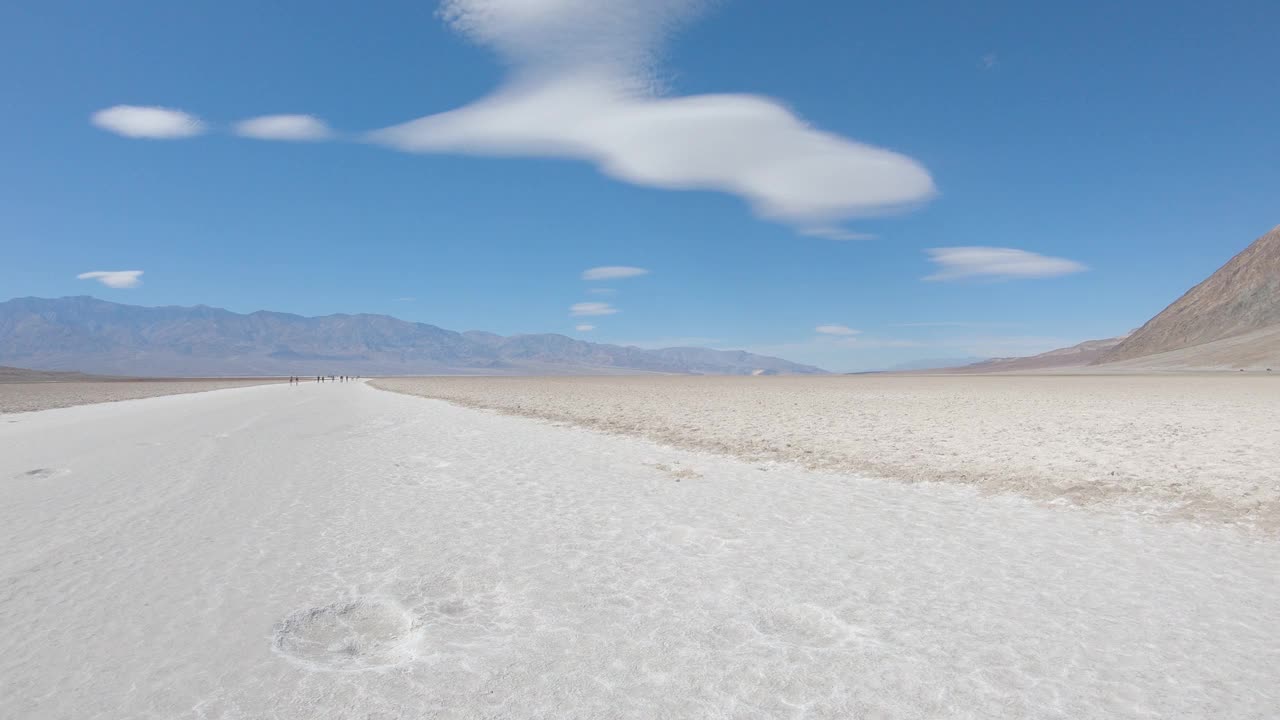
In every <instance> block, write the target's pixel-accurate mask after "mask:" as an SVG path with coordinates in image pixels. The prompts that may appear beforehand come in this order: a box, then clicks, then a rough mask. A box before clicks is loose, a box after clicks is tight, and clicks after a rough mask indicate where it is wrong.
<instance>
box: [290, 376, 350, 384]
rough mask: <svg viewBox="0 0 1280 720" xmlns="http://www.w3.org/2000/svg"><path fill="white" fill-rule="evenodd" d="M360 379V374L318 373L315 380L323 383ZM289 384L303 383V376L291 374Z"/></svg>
mask: <svg viewBox="0 0 1280 720" xmlns="http://www.w3.org/2000/svg"><path fill="white" fill-rule="evenodd" d="M359 379H360V376H359V375H317V376H316V379H315V381H316V382H318V383H322V382H352V381H355V380H359ZM289 384H290V385H301V384H302V378H301V377H300V376H297V375H290V376H289Z"/></svg>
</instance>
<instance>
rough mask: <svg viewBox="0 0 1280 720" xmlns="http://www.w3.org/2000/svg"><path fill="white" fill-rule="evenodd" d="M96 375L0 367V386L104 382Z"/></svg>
mask: <svg viewBox="0 0 1280 720" xmlns="http://www.w3.org/2000/svg"><path fill="white" fill-rule="evenodd" d="M106 379H109V378H102V377H98V376H96V375H85V374H84V373H78V372H58V371H56V370H31V369H29V368H16V367H4V366H3V365H0V384H5V383H37V382H39V383H43V382H79V381H85V380H106Z"/></svg>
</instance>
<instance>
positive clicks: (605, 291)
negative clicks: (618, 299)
mask: <svg viewBox="0 0 1280 720" xmlns="http://www.w3.org/2000/svg"><path fill="white" fill-rule="evenodd" d="M617 292H618V291H617V290H614V289H613V288H587V294H589V295H614V294H616V293H617Z"/></svg>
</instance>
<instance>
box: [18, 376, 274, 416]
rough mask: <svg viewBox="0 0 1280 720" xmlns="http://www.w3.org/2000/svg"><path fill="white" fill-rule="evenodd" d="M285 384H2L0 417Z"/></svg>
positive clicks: (115, 382) (162, 382)
mask: <svg viewBox="0 0 1280 720" xmlns="http://www.w3.org/2000/svg"><path fill="white" fill-rule="evenodd" d="M278 382H283V381H281V380H276V379H266V380H264V379H251V380H109V381H102V382H34V383H3V384H0V414H4V413H20V412H32V411H35V410H51V409H53V408H64V407H72V406H75V405H92V404H94V403H103V402H117V401H120V400H138V399H141V398H149V397H160V396H161V395H182V394H185V393H197V392H207V391H209V390H225V389H227V388H237V387H249V386H250V385H266V384H269V383H278Z"/></svg>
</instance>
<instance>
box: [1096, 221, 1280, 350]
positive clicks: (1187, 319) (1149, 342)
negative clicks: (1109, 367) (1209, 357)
mask: <svg viewBox="0 0 1280 720" xmlns="http://www.w3.org/2000/svg"><path fill="white" fill-rule="evenodd" d="M1273 326H1280V227H1277V228H1275V229H1274V230H1272V231H1271V232H1269V233H1267V234H1266V235H1263V236H1262V237H1260V238H1258V239H1257V240H1256V241H1255V242H1254V243H1253V244H1252V245H1250V246H1249V247H1247V248H1245V249H1244V251H1243V252H1241V253H1240V254H1239V255H1236V256H1235V257H1234V258H1232V259H1231V260H1230V261H1229V262H1228V263H1227V264H1226V265H1224V266H1222V268H1221V269H1219V270H1218V271H1217V272H1215V273H1214V274H1213V275H1210V276H1209V278H1208V279H1207V280H1205V281H1204V282H1202V283H1200V284H1199V285H1197V286H1195V287H1194V288H1192V289H1191V290H1189V291H1187V293H1186V294H1185V295H1183V296H1182V297H1181V298H1179V299H1178V300H1177V301H1176V302H1174V303H1173V304H1172V305H1170V306H1169V307H1167V308H1165V310H1164V311H1163V312H1161V313H1160V314H1159V315H1156V316H1155V317H1154V318H1152V319H1151V320H1150V321H1149V322H1147V324H1146V325H1143V326H1142V327H1141V328H1139V329H1138V330H1137V331H1135V332H1134V333H1133V334H1132V335H1130V336H1129V338H1128V339H1127V340H1125V341H1124V342H1122V343H1120V344H1119V345H1118V346H1116V347H1115V348H1114V349H1113V350H1111V351H1110V352H1108V353H1106V354H1105V355H1104V356H1103V357H1102V358H1100V359H1099V362H1100V363H1112V362H1117V361H1122V360H1132V359H1134V358H1140V357H1146V356H1150V355H1156V354H1158V353H1168V352H1171V351H1176V350H1182V349H1184V348H1190V347H1194V346H1198V345H1204V344H1206V343H1211V342H1214V341H1216V340H1223V339H1227V338H1234V337H1237V336H1242V335H1246V334H1251V333H1254V332H1256V331H1259V330H1265V329H1267V328H1270V327H1273ZM1259 337H1260V338H1263V339H1262V340H1261V342H1263V343H1264V344H1265V343H1267V342H1274V340H1267V339H1266V338H1269V337H1270V336H1269V335H1268V334H1266V333H1263V334H1261V335H1260V336H1259ZM1265 349H1266V348H1265V345H1264V347H1262V348H1257V349H1256V350H1265ZM1276 350H1277V351H1280V348H1276ZM1228 354H1229V353H1228ZM1221 359H1222V360H1223V361H1224V362H1225V364H1228V365H1230V364H1232V360H1231V358H1230V357H1228V356H1226V355H1224V356H1223V357H1222V358H1221Z"/></svg>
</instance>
